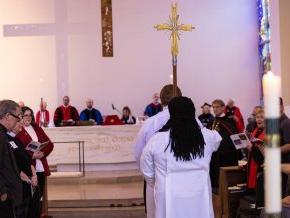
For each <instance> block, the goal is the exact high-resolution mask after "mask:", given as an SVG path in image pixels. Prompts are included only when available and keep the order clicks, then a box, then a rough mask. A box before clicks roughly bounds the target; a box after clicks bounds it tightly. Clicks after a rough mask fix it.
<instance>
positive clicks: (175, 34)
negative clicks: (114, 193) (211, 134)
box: [154, 3, 194, 96]
mask: <svg viewBox="0 0 290 218" xmlns="http://www.w3.org/2000/svg"><path fill="white" fill-rule="evenodd" d="M154 28H155V29H157V30H167V31H169V32H171V33H170V39H171V55H172V67H173V95H174V96H176V88H177V55H178V52H179V49H178V40H180V34H181V31H192V30H193V29H194V27H192V25H191V24H182V23H181V24H180V23H179V15H178V14H177V3H173V4H172V5H171V15H170V16H169V23H165V24H157V25H155V26H154Z"/></svg>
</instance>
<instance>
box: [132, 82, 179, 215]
mask: <svg viewBox="0 0 290 218" xmlns="http://www.w3.org/2000/svg"><path fill="white" fill-rule="evenodd" d="M181 95H182V93H181V91H180V89H179V88H178V87H177V96H181ZM173 97H174V95H173V85H172V84H168V85H165V86H164V87H163V88H162V89H161V91H160V100H161V104H162V107H163V110H162V111H161V112H159V113H158V114H156V115H154V116H152V117H150V118H148V119H147V120H146V121H145V123H144V124H143V125H142V127H141V129H140V131H139V133H138V135H137V138H136V140H135V143H134V154H135V159H136V162H137V165H138V167H139V168H140V158H141V155H142V151H143V149H144V147H145V145H146V143H147V142H148V141H149V139H150V138H151V137H152V136H153V135H154V134H155V133H156V132H158V131H159V130H160V129H161V128H162V127H163V126H164V125H165V124H166V123H167V121H168V120H169V111H168V107H167V105H168V104H169V102H170V100H171V99H172V98H173ZM144 201H145V206H146V213H147V218H154V214H155V202H154V189H153V187H151V186H147V185H146V183H145V184H144Z"/></svg>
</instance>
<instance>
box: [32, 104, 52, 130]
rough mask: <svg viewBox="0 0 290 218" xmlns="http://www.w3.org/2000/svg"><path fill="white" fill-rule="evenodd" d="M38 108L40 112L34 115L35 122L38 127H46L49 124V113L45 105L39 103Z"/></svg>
mask: <svg viewBox="0 0 290 218" xmlns="http://www.w3.org/2000/svg"><path fill="white" fill-rule="evenodd" d="M39 107H40V110H39V111H37V113H36V115H35V122H36V124H37V125H38V126H41V127H47V126H48V124H49V111H48V110H47V109H46V108H47V103H46V102H44V101H41V102H40V105H39Z"/></svg>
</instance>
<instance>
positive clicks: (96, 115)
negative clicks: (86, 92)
mask: <svg viewBox="0 0 290 218" xmlns="http://www.w3.org/2000/svg"><path fill="white" fill-rule="evenodd" d="M86 104H87V108H86V109H84V110H83V111H82V112H81V114H80V120H82V121H89V120H90V121H93V122H95V123H96V125H102V124H103V117H102V114H101V113H100V111H98V110H97V109H96V108H93V104H94V101H93V99H90V98H89V99H88V100H87V101H86Z"/></svg>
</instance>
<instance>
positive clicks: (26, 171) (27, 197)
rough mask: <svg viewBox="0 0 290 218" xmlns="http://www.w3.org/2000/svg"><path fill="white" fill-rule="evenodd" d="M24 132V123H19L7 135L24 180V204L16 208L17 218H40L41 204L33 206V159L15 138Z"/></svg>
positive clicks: (35, 182) (35, 176)
mask: <svg viewBox="0 0 290 218" xmlns="http://www.w3.org/2000/svg"><path fill="white" fill-rule="evenodd" d="M21 130H22V122H18V123H17V124H16V125H15V127H14V128H13V130H12V131H9V132H8V133H7V137H8V141H9V144H10V147H11V149H12V151H13V154H14V156H15V160H16V163H17V167H18V170H19V172H20V173H19V174H20V178H21V180H22V189H23V192H22V193H23V200H22V204H21V205H19V206H16V207H15V216H16V218H39V216H40V204H39V203H38V204H33V205H32V202H33V201H32V195H31V189H32V188H33V189H35V188H36V186H37V175H36V171H35V168H34V166H33V165H32V159H31V157H30V156H29V154H28V153H27V151H26V149H25V147H24V145H23V144H22V143H21V142H20V141H19V140H18V139H17V138H15V136H16V134H18V133H19V132H20V131H21Z"/></svg>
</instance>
